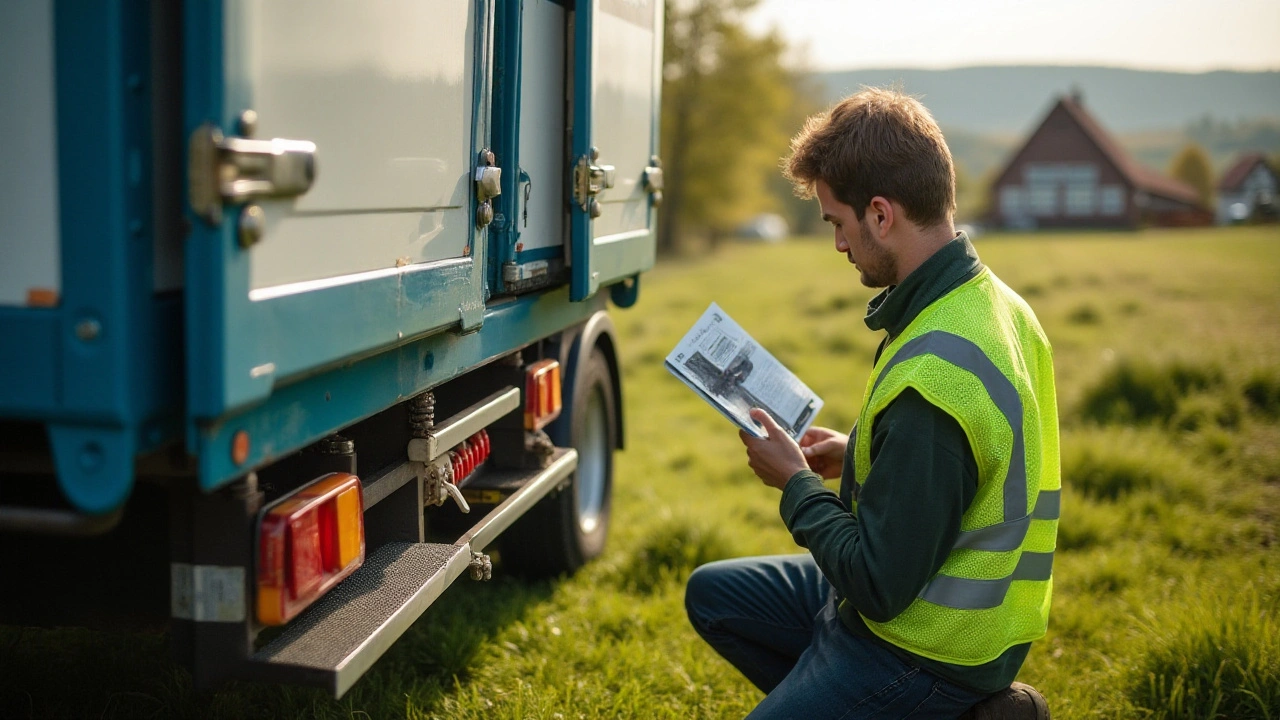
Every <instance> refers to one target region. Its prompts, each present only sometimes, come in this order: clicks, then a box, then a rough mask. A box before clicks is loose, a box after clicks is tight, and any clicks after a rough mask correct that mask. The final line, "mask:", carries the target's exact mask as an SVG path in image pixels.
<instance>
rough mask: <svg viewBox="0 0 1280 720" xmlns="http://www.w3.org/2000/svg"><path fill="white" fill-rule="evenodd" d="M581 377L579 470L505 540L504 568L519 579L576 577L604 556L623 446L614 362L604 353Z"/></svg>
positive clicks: (572, 419) (573, 424)
mask: <svg viewBox="0 0 1280 720" xmlns="http://www.w3.org/2000/svg"><path fill="white" fill-rule="evenodd" d="M581 372H582V373H584V374H583V376H582V384H581V385H580V386H579V387H580V388H581V392H579V393H576V394H575V395H574V398H573V407H572V408H569V410H570V411H571V413H572V414H571V415H570V416H569V423H570V425H569V428H570V429H569V432H570V437H571V438H572V443H573V447H574V448H575V449H577V451H578V469H577V470H576V471H575V472H574V473H573V475H572V476H571V478H570V480H569V485H568V487H566V488H564V489H563V490H561V491H560V492H557V493H555V494H553V495H551V496H549V497H547V498H546V499H544V500H543V501H542V502H540V503H538V505H536V506H535V507H534V508H533V509H532V510H530V511H529V512H528V514H526V515H525V516H524V517H523V518H521V519H520V520H519V521H518V522H517V523H515V524H514V525H512V526H511V528H510V529H509V530H507V532H506V533H505V534H504V541H503V544H502V559H503V563H504V564H505V565H507V566H508V567H509V568H510V569H511V570H512V571H513V572H515V573H516V574H519V575H524V576H526V577H538V578H540V577H554V576H557V575H560V574H562V573H572V572H573V571H575V570H577V569H578V568H580V567H582V565H583V564H585V563H586V562H587V561H589V560H591V559H593V558H595V557H597V556H599V555H600V553H602V552H604V543H605V536H606V535H608V532H609V511H610V505H611V501H612V499H613V449H614V448H615V447H617V444H618V428H617V424H616V423H615V421H614V419H615V418H616V417H617V415H616V413H615V408H616V404H617V398H615V397H614V394H613V382H612V377H611V375H610V370H609V362H608V360H606V359H605V356H604V353H603V352H601V351H600V349H599V348H596V349H594V350H593V351H592V352H591V356H590V357H589V358H588V359H587V363H586V365H584V366H583V367H582V369H581Z"/></svg>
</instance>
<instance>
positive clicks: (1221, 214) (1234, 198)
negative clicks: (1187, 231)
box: [1215, 163, 1280, 224]
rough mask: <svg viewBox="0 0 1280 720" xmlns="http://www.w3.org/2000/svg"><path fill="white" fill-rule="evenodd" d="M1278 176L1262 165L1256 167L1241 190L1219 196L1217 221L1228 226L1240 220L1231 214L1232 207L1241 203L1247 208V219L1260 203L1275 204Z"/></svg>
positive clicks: (1221, 193) (1241, 186) (1242, 184)
mask: <svg viewBox="0 0 1280 720" xmlns="http://www.w3.org/2000/svg"><path fill="white" fill-rule="evenodd" d="M1277 185H1278V183H1277V180H1276V176H1275V175H1274V174H1272V173H1271V171H1270V170H1268V169H1267V168H1266V166H1265V165H1263V164H1262V163H1258V164H1257V165H1255V166H1254V168H1253V170H1252V171H1251V172H1250V173H1249V174H1248V176H1246V177H1245V179H1244V182H1243V183H1241V184H1240V187H1239V189H1237V190H1235V191H1232V192H1220V193H1219V194H1218V207H1217V212H1216V213H1215V219H1216V220H1217V222H1218V223H1219V224H1226V223H1229V222H1233V221H1236V220H1239V219H1240V218H1235V217H1233V216H1232V213H1231V206H1232V205H1235V204H1237V203H1241V204H1243V205H1244V206H1245V208H1246V213H1245V217H1249V216H1250V215H1252V214H1253V210H1254V207H1256V206H1257V204H1258V201H1259V200H1262V201H1267V200H1268V199H1269V200H1270V201H1271V202H1275V198H1276V195H1277V194H1280V193H1278V192H1277V190H1278V188H1277Z"/></svg>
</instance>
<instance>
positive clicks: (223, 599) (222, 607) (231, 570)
mask: <svg viewBox="0 0 1280 720" xmlns="http://www.w3.org/2000/svg"><path fill="white" fill-rule="evenodd" d="M244 575H245V573H244V568H242V567H223V566H219V565H191V564H189V563H170V565H169V578H170V580H169V584H170V588H169V613H170V614H171V615H172V616H173V617H175V618H177V619H179V620H194V621H196V622H243V621H244V619H245V589H244Z"/></svg>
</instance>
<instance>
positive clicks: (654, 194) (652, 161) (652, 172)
mask: <svg viewBox="0 0 1280 720" xmlns="http://www.w3.org/2000/svg"><path fill="white" fill-rule="evenodd" d="M662 184H663V181H662V159H661V158H659V157H658V156H657V155H653V156H652V157H650V158H649V165H648V167H646V168H645V169H644V189H645V192H647V193H649V200H650V202H652V203H653V206H654V207H657V206H659V205H661V204H662Z"/></svg>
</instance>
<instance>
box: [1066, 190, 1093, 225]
mask: <svg viewBox="0 0 1280 720" xmlns="http://www.w3.org/2000/svg"><path fill="white" fill-rule="evenodd" d="M1097 194H1098V193H1097V187H1096V186H1095V185H1094V184H1093V183H1091V182H1086V183H1075V182H1073V183H1069V184H1068V185H1067V197H1066V205H1067V214H1068V215H1071V216H1073V217H1081V216H1087V215H1092V214H1093V213H1094V210H1095V208H1096V207H1097Z"/></svg>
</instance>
